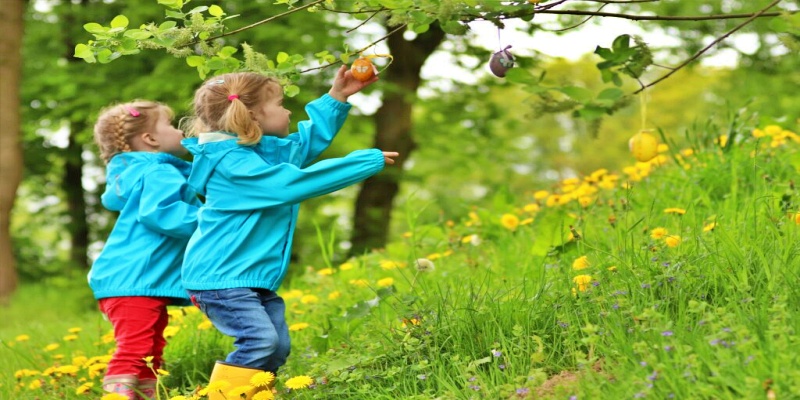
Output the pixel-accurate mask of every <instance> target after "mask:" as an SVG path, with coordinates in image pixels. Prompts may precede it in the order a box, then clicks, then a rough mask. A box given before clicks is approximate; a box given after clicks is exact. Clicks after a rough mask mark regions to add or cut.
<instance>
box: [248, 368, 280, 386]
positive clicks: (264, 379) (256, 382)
mask: <svg viewBox="0 0 800 400" xmlns="http://www.w3.org/2000/svg"><path fill="white" fill-rule="evenodd" d="M272 382H275V375H274V374H273V373H272V372H269V371H263V372H259V373H257V374H255V375H253V376H252V377H251V378H250V384H251V385H253V386H255V387H268V386H269V385H271V384H272Z"/></svg>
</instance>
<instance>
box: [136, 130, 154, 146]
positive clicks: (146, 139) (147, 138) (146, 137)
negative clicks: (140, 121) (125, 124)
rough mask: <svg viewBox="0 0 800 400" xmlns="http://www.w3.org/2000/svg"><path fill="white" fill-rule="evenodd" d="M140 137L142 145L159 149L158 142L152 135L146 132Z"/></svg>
mask: <svg viewBox="0 0 800 400" xmlns="http://www.w3.org/2000/svg"><path fill="white" fill-rule="evenodd" d="M139 137H140V138H141V139H142V143H144V144H146V145H148V146H151V147H158V140H157V139H156V137H155V136H154V135H153V134H152V133H150V132H144V133H142V134H141V135H139Z"/></svg>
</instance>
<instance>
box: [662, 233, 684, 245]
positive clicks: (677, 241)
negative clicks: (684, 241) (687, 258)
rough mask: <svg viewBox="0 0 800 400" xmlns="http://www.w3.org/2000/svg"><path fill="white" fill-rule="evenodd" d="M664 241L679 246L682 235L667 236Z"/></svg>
mask: <svg viewBox="0 0 800 400" xmlns="http://www.w3.org/2000/svg"><path fill="white" fill-rule="evenodd" d="M664 243H666V244H667V246H669V247H678V245H679V244H681V237H680V236H675V235H670V236H667V237H665V238H664Z"/></svg>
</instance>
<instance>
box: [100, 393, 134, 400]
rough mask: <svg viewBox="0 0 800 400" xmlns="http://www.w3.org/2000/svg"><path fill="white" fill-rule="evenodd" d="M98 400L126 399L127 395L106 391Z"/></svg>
mask: <svg viewBox="0 0 800 400" xmlns="http://www.w3.org/2000/svg"><path fill="white" fill-rule="evenodd" d="M100 400H128V396H125V395H124V394H119V393H108V394H106V395H103V397H101V398H100Z"/></svg>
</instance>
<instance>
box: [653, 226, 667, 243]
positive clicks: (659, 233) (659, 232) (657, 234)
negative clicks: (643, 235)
mask: <svg viewBox="0 0 800 400" xmlns="http://www.w3.org/2000/svg"><path fill="white" fill-rule="evenodd" d="M664 236H667V230H666V229H665V228H655V229H653V230H652V231H650V237H651V238H653V239H655V240H658V239H661V238H663V237H664Z"/></svg>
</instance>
